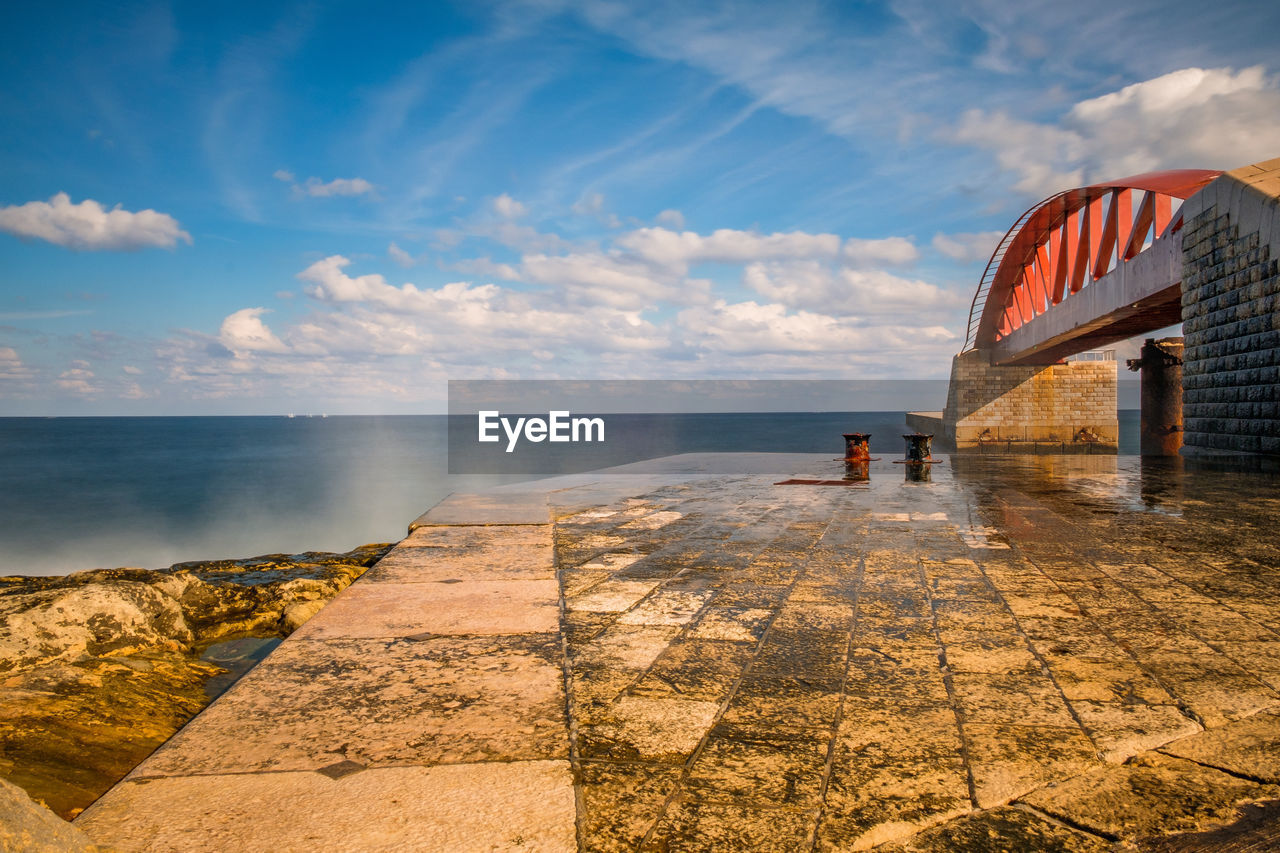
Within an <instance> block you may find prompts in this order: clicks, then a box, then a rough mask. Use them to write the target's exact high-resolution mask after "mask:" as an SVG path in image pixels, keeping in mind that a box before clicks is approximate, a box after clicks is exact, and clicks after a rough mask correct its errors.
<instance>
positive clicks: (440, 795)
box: [76, 761, 575, 853]
mask: <svg viewBox="0 0 1280 853" xmlns="http://www.w3.org/2000/svg"><path fill="white" fill-rule="evenodd" d="M111 797H112V800H111V808H109V809H108V808H95V809H93V811H92V813H86V814H85V815H84V816H83V817H81V818H80V819H79V820H78V821H77V824H76V825H77V826H79V827H80V828H82V829H84V830H85V831H86V832H87V833H89V835H90V836H91V837H94V838H111V839H115V842H113V843H119V844H121V845H122V846H124V845H127V846H125V849H135V850H151V851H164V853H205V851H208V853H225V851H228V850H237V851H244V853H313V851H335V853H345V851H351V850H361V851H404V850H424V851H425V850H449V851H458V853H481V851H484V853H488V851H493V850H529V851H566V850H573V849H574V845H575V842H574V821H573V814H574V811H573V798H574V793H573V777H572V774H571V773H570V768H569V764H568V762H567V761H520V762H512V763H505V764H493V763H486V764H454V765H446V766H440V767H386V768H379V769H372V770H365V771H363V772H357V773H353V774H350V775H346V776H340V777H338V778H336V779H334V778H330V777H328V776H325V775H322V774H320V773H299V772H293V773H270V774H236V775H213V776H180V777H173V778H165V779H159V780H154V781H150V782H146V783H145V784H144V783H141V782H136V781H130V782H125V783H122V784H121V785H119V786H117V787H116V788H115V789H113V790H112V794H111ZM158 804H163V808H158V807H157V806H158Z"/></svg>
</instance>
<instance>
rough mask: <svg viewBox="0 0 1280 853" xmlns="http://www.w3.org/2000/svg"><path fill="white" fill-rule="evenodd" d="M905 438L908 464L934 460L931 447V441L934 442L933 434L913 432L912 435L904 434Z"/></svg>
mask: <svg viewBox="0 0 1280 853" xmlns="http://www.w3.org/2000/svg"><path fill="white" fill-rule="evenodd" d="M903 438H905V439H906V440H907V463H908V464H911V463H913V462H915V463H924V462H932V461H933V456H932V455H931V454H932V448H931V447H930V445H931V443H932V442H933V436H932V435H925V434H924V433H919V432H913V433H912V434H911V435H904V436H903Z"/></svg>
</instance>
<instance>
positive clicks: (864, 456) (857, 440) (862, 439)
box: [843, 432, 871, 462]
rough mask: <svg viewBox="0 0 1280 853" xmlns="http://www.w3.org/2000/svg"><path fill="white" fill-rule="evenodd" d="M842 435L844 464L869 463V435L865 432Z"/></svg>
mask: <svg viewBox="0 0 1280 853" xmlns="http://www.w3.org/2000/svg"><path fill="white" fill-rule="evenodd" d="M843 435H844V458H845V461H846V462H869V461H871V447H870V442H871V434H870V433H866V432H846V433H844V434H843Z"/></svg>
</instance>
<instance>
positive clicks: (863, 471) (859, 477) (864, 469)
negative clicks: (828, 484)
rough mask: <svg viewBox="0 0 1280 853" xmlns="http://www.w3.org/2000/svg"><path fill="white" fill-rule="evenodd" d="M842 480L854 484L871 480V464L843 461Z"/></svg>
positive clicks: (849, 460)
mask: <svg viewBox="0 0 1280 853" xmlns="http://www.w3.org/2000/svg"><path fill="white" fill-rule="evenodd" d="M844 478H845V479H846V480H849V481H850V482H854V483H865V482H868V481H869V480H870V479H871V463H870V462H855V461H853V460H851V459H846V460H845V461H844Z"/></svg>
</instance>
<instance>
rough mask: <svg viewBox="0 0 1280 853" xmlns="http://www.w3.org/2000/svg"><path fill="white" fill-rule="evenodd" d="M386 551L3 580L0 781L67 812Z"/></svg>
mask: <svg viewBox="0 0 1280 853" xmlns="http://www.w3.org/2000/svg"><path fill="white" fill-rule="evenodd" d="M390 548H391V546H390V545H365V546H363V547H360V548H357V549H356V550H354V551H350V552H348V553H345V554H331V553H319V552H308V553H303V554H292V555H286V554H272V555H268V556H263V557H255V558H252V559H245V560H217V561H210V562H193V563H179V564H177V565H175V566H172V567H171V568H168V569H162V570H157V571H150V570H145V569H98V570H94V571H87V572H79V573H76V574H72V575H67V576H65V577H5V578H0V777H3V778H5V779H8V780H9V781H11V782H13V783H15V784H16V785H18V786H20V787H22V788H23V789H25V790H26V791H27V793H29V794H30V795H31V797H32V798H33V799H35V800H37V801H40V802H43V803H44V804H45V805H47V806H48V807H49V808H50V809H52V810H53V811H54V812H56V813H57V814H59V815H60V816H62V817H63V818H66V819H70V818H72V817H74V816H75V815H76V814H78V813H79V812H80V811H81V810H82V809H84V808H85V807H86V806H88V805H89V804H90V803H91V802H93V801H94V800H95V799H96V798H97V797H98V796H100V795H101V794H102V793H103V792H104V791H106V790H107V789H108V788H109V787H111V786H112V785H113V784H115V782H116V781H118V780H119V779H120V778H122V777H123V776H124V775H125V774H126V773H128V772H129V771H130V770H131V769H133V767H134V766H136V765H137V764H138V763H139V762H140V761H141V760H142V759H143V758H145V757H146V756H147V755H149V754H150V753H151V752H152V750H154V749H155V748H156V747H157V746H159V745H160V744H161V743H163V742H164V741H165V740H166V739H168V738H169V736H170V735H172V734H173V733H174V732H175V731H177V730H178V729H179V728H180V727H181V726H182V725H183V724H184V723H185V722H186V721H187V720H189V719H190V718H191V717H192V716H194V715H195V714H196V713H197V712H198V711H200V709H201V708H203V707H204V705H205V704H206V703H207V702H208V701H209V694H210V693H212V692H214V691H215V690H216V689H217V686H218V685H221V686H222V687H224V688H225V685H226V684H228V683H230V681H233V680H234V674H235V673H232V674H228V668H230V669H232V670H235V669H237V668H247V665H250V664H251V662H252V658H253V657H254V655H255V653H256V654H258V655H261V654H264V653H265V651H267V650H269V648H270V645H269V644H264V643H262V642H257V643H255V642H253V641H251V640H246V639H244V638H280V637H285V636H287V635H288V634H289V633H291V632H292V631H293V630H294V629H295V628H297V627H298V626H299V625H301V624H302V623H304V622H305V621H306V620H307V619H309V618H310V617H311V616H313V615H314V614H315V613H316V612H317V611H319V610H320V608H321V607H323V606H324V604H325V603H326V602H327V601H328V600H329V599H331V598H333V597H334V596H335V595H337V594H338V593H339V592H340V591H341V590H343V589H344V588H346V587H347V586H348V585H349V584H350V583H351V582H352V581H353V580H355V579H356V578H358V577H359V576H360V575H362V574H363V573H364V572H365V570H366V569H367V568H368V567H369V566H371V565H373V564H374V563H376V562H377V561H378V560H379V559H381V557H382V556H383V554H385V553H386V552H387V551H388V550H389V549H390ZM237 640H239V641H240V642H239V643H232V642H230V641H237ZM277 642H278V640H277ZM236 646H239V647H240V648H241V649H242V653H241V654H240V655H239V657H240V658H241V660H240V661H238V663H239V665H240V666H239V667H238V666H237V662H232V663H228V664H227V666H226V667H224V666H220V665H219V661H220V660H224V659H230V658H235V657H237V655H235V654H232V655H225V654H224V655H222V656H221V657H219V656H218V655H216V654H213V652H216V651H218V650H219V649H226V648H228V647H231V648H232V649H234V648H236ZM244 650H247V651H244ZM202 656H204V659H202Z"/></svg>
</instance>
